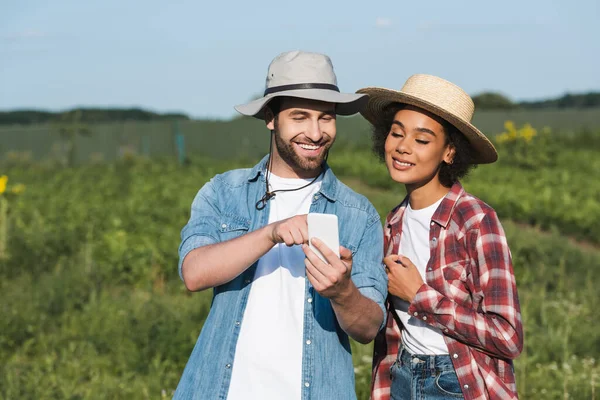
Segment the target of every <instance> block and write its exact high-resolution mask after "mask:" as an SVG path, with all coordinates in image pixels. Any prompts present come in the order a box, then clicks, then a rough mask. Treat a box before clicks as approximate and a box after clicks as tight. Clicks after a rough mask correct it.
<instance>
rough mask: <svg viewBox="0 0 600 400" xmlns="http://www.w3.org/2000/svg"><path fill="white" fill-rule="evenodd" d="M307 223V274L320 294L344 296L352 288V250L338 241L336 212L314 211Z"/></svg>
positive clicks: (340, 297) (338, 298) (304, 246)
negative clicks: (319, 212)
mask: <svg viewBox="0 0 600 400" xmlns="http://www.w3.org/2000/svg"><path fill="white" fill-rule="evenodd" d="M307 223H308V237H309V243H310V245H303V246H302V249H303V250H304V254H305V255H306V259H305V260H304V263H305V265H306V277H307V278H308V280H309V281H310V283H311V284H312V285H313V287H314V288H315V290H316V291H317V292H318V293H319V294H320V295H321V296H323V297H327V298H330V299H332V300H340V299H343V298H344V297H345V296H346V295H349V294H350V293H351V292H352V291H351V289H352V281H351V279H350V275H351V271H352V252H351V251H350V250H348V249H346V248H345V247H342V246H340V245H339V235H338V224H337V216H335V215H332V214H317V213H311V214H308V216H307Z"/></svg>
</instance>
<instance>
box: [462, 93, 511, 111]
mask: <svg viewBox="0 0 600 400" xmlns="http://www.w3.org/2000/svg"><path fill="white" fill-rule="evenodd" d="M473 103H475V109H476V110H509V109H512V108H517V107H518V105H517V104H515V103H513V102H512V100H510V99H509V98H508V97H506V96H504V95H503V94H500V93H494V92H484V93H480V94H478V95H476V96H473Z"/></svg>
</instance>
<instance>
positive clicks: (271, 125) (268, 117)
mask: <svg viewBox="0 0 600 400" xmlns="http://www.w3.org/2000/svg"><path fill="white" fill-rule="evenodd" d="M265 123H266V124H267V129H268V130H270V131H274V130H275V114H273V111H271V109H270V108H269V107H268V106H267V107H265Z"/></svg>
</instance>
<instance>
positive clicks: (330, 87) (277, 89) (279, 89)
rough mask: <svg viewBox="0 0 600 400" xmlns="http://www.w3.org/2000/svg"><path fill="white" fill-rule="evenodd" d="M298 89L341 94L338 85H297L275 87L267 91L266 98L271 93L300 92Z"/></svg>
mask: <svg viewBox="0 0 600 400" xmlns="http://www.w3.org/2000/svg"><path fill="white" fill-rule="evenodd" d="M298 89H327V90H334V91H336V92H339V91H340V89H339V88H338V87H337V86H336V85H332V84H329V83H296V84H293V85H281V86H273V87H270V88H267V89H266V90H265V94H264V95H265V96H266V95H268V94H271V93H278V92H285V91H287V90H298Z"/></svg>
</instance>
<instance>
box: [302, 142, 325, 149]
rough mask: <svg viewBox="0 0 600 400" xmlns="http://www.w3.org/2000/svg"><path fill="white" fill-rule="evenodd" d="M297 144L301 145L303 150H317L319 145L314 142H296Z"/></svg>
mask: <svg viewBox="0 0 600 400" xmlns="http://www.w3.org/2000/svg"><path fill="white" fill-rule="evenodd" d="M298 146H300V147H302V148H303V149H304V150H317V149H318V148H319V147H320V146H317V145H316V144H304V143H298Z"/></svg>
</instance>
